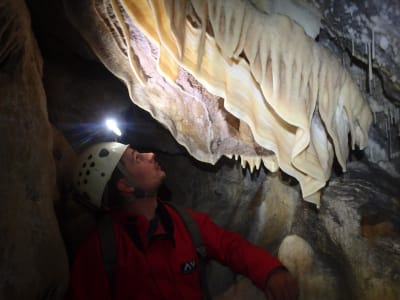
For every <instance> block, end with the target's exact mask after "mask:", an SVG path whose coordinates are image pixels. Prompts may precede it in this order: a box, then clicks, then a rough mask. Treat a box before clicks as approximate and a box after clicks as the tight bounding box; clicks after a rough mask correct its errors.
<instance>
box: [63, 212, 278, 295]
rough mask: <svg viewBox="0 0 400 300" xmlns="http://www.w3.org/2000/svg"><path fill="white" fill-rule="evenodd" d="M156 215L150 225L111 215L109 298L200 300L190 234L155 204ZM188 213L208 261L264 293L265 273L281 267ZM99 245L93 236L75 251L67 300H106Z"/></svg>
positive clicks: (136, 218) (175, 216)
mask: <svg viewBox="0 0 400 300" xmlns="http://www.w3.org/2000/svg"><path fill="white" fill-rule="evenodd" d="M157 214H158V216H159V222H158V224H157V223H155V224H153V226H151V223H150V222H149V221H147V219H145V218H144V217H142V216H129V215H126V214H124V213H123V212H116V213H113V230H114V234H115V239H116V243H117V269H116V277H115V282H116V284H115V298H114V299H115V300H131V299H140V300H153V299H154V300H160V299H174V300H181V299H182V300H183V299H191V300H196V299H199V300H200V299H201V297H202V292H201V287H200V274H199V272H198V258H197V255H196V252H195V249H194V246H193V244H192V242H191V238H190V235H189V233H188V231H187V230H186V227H185V225H184V223H183V221H182V220H181V218H180V217H179V216H178V214H177V212H176V211H175V210H174V209H173V208H171V207H170V206H168V205H163V204H160V205H159V207H158V208H157ZM191 214H192V215H193V217H194V219H195V220H196V222H197V223H198V226H199V229H200V232H201V235H202V237H203V241H204V245H205V247H206V249H207V255H208V257H209V258H211V259H215V260H217V261H219V262H221V263H222V264H224V265H226V266H228V267H230V268H231V269H232V270H233V271H235V272H238V273H241V274H243V275H246V276H247V277H249V278H250V279H251V280H252V281H253V282H254V283H255V284H256V285H257V286H258V287H259V288H261V289H264V287H265V280H266V278H267V276H268V275H269V273H270V272H271V271H272V270H273V269H274V268H276V267H278V266H282V265H281V263H280V262H279V261H278V260H277V259H276V258H274V257H273V256H271V255H269V254H268V253H267V252H266V251H265V250H263V249H262V248H260V247H257V246H255V245H252V244H250V243H249V242H247V241H246V240H244V239H243V238H242V237H241V236H240V235H239V234H237V233H234V232H230V231H227V230H224V229H222V228H221V227H219V226H217V225H216V224H214V223H213V222H212V221H211V219H210V218H209V216H208V215H207V214H204V213H194V212H192V211H191ZM153 223H154V222H153ZM149 231H150V232H149ZM148 235H150V238H149V239H148ZM99 243H100V241H99V236H98V234H97V231H95V232H93V234H92V235H91V236H90V237H89V239H88V240H87V241H86V242H85V243H84V244H83V245H82V247H81V248H80V250H79V251H78V253H77V255H76V257H75V261H74V264H73V266H72V270H71V278H70V289H69V298H71V299H74V300H92V299H93V300H110V299H111V296H110V289H109V284H108V278H107V274H106V272H105V270H104V267H103V259H102V256H101V250H100V244H99Z"/></svg>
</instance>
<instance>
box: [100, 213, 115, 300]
mask: <svg viewBox="0 0 400 300" xmlns="http://www.w3.org/2000/svg"><path fill="white" fill-rule="evenodd" d="M98 231H99V237H100V246H101V253H102V254H103V263H104V268H105V270H106V273H107V277H108V283H109V286H110V293H111V299H113V298H114V292H115V270H116V265H117V243H116V241H115V236H114V231H113V228H112V218H111V215H110V214H105V215H104V216H103V217H102V218H101V219H100V220H99V222H98Z"/></svg>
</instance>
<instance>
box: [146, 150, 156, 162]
mask: <svg viewBox="0 0 400 300" xmlns="http://www.w3.org/2000/svg"><path fill="white" fill-rule="evenodd" d="M145 155H146V159H147V160H149V161H153V160H154V156H155V155H154V153H153V152H147V153H145Z"/></svg>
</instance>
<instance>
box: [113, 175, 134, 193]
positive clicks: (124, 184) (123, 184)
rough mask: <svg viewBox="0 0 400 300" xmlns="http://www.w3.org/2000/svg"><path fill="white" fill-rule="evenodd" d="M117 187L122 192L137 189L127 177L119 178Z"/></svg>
mask: <svg viewBox="0 0 400 300" xmlns="http://www.w3.org/2000/svg"><path fill="white" fill-rule="evenodd" d="M117 189H118V191H120V192H122V193H133V192H134V191H135V189H134V188H133V187H132V186H131V185H130V184H129V183H128V181H127V180H126V179H125V178H120V179H118V180H117Z"/></svg>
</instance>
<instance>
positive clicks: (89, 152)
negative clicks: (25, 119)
mask: <svg viewBox="0 0 400 300" xmlns="http://www.w3.org/2000/svg"><path fill="white" fill-rule="evenodd" d="M128 147H129V145H124V144H121V143H116V142H109V143H99V144H95V145H93V146H91V147H89V148H88V149H86V150H84V151H83V152H82V154H80V155H79V157H78V161H77V165H76V168H75V174H74V186H75V187H76V189H77V190H78V191H79V192H80V193H81V194H82V195H84V196H85V197H86V198H87V200H88V201H89V202H90V203H91V204H92V205H94V206H95V207H97V208H101V207H102V204H103V203H102V198H103V192H104V188H105V186H106V184H107V182H108V181H109V180H110V178H111V175H112V173H113V172H114V170H115V168H116V167H117V164H118V162H119V160H120V159H121V157H122V155H123V154H124V152H125V150H126V149H127V148H128Z"/></svg>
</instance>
